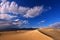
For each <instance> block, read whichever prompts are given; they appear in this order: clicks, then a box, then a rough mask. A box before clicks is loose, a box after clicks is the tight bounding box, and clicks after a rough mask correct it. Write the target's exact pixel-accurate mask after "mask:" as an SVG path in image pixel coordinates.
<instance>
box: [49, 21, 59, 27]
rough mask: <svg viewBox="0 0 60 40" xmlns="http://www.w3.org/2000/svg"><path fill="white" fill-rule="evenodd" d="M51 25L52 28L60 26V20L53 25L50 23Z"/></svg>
mask: <svg viewBox="0 0 60 40" xmlns="http://www.w3.org/2000/svg"><path fill="white" fill-rule="evenodd" d="M49 27H52V28H60V22H56V23H54V24H51V25H49Z"/></svg>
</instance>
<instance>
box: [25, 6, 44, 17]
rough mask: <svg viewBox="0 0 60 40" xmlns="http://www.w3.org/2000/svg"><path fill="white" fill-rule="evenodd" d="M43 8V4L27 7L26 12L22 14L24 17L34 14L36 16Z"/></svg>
mask: <svg viewBox="0 0 60 40" xmlns="http://www.w3.org/2000/svg"><path fill="white" fill-rule="evenodd" d="M42 10H43V6H41V7H39V6H36V7H33V8H31V9H29V10H28V11H27V13H26V14H25V15H24V17H27V18H28V17H30V18H33V17H35V16H38V15H39V14H41V12H42Z"/></svg>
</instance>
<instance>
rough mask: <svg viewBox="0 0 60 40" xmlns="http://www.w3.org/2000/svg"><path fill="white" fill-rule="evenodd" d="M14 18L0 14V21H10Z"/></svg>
mask: <svg viewBox="0 0 60 40" xmlns="http://www.w3.org/2000/svg"><path fill="white" fill-rule="evenodd" d="M14 17H16V16H10V15H8V14H0V19H6V20H10V19H11V18H14Z"/></svg>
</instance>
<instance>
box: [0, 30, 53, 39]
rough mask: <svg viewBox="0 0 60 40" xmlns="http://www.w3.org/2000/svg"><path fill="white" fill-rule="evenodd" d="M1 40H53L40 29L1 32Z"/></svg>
mask: <svg viewBox="0 0 60 40" xmlns="http://www.w3.org/2000/svg"><path fill="white" fill-rule="evenodd" d="M0 40H53V38H51V37H49V36H46V35H45V34H43V33H41V32H39V31H38V30H28V31H25V30H20V31H17V32H16V31H9V32H0Z"/></svg>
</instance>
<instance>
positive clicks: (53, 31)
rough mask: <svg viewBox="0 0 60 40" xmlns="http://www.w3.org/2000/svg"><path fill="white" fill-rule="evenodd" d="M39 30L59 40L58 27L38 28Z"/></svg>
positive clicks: (59, 30)
mask: <svg viewBox="0 0 60 40" xmlns="http://www.w3.org/2000/svg"><path fill="white" fill-rule="evenodd" d="M39 31H40V32H42V33H44V34H45V35H47V36H50V37H52V38H53V39H54V40H60V29H56V28H40V29H39Z"/></svg>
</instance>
